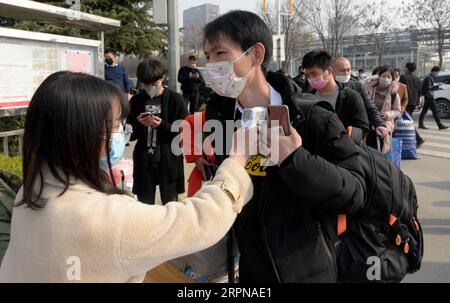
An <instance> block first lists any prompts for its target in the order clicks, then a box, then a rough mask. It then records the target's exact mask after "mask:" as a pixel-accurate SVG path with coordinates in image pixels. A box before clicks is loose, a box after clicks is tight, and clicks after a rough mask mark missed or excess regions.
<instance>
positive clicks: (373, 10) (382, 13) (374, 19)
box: [360, 0, 394, 65]
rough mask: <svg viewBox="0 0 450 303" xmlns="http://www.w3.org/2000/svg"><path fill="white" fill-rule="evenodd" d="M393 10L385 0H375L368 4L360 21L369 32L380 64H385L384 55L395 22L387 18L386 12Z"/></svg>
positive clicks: (370, 42)
mask: <svg viewBox="0 0 450 303" xmlns="http://www.w3.org/2000/svg"><path fill="white" fill-rule="evenodd" d="M390 11H393V9H392V8H390V7H389V5H388V4H387V3H386V1H385V0H381V1H379V0H373V2H371V3H369V4H368V5H367V6H366V10H365V12H364V15H363V17H364V18H362V20H361V22H360V24H361V27H362V28H363V30H364V31H365V32H366V33H367V34H368V43H369V44H371V45H373V47H374V49H375V51H376V54H377V55H378V64H379V65H383V56H384V53H385V51H386V48H387V46H388V41H387V40H388V37H389V35H390V32H391V31H392V30H393V27H394V23H393V22H391V20H390V19H389V18H386V12H390Z"/></svg>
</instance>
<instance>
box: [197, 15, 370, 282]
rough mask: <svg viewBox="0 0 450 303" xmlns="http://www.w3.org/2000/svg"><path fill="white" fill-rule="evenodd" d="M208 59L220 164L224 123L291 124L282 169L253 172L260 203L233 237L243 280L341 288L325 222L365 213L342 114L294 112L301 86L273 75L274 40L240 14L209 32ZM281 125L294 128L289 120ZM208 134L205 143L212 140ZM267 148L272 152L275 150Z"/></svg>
mask: <svg viewBox="0 0 450 303" xmlns="http://www.w3.org/2000/svg"><path fill="white" fill-rule="evenodd" d="M204 51H205V55H206V58H207V62H208V63H207V65H206V69H207V70H206V72H207V76H208V83H209V85H210V87H211V88H212V89H213V90H214V92H215V94H214V95H213V96H212V97H211V99H210V100H209V101H208V105H207V106H206V112H205V120H206V121H207V122H209V121H214V120H215V121H219V122H220V123H221V124H222V125H223V127H222V129H223V136H221V138H222V139H223V141H224V142H222V143H223V144H218V142H217V141H215V142H214V143H215V144H214V146H213V148H214V161H215V163H216V164H217V165H220V163H222V161H224V160H225V159H226V158H227V157H228V155H229V150H227V145H228V144H226V142H230V140H231V138H230V137H231V134H230V133H229V132H227V131H226V129H227V127H226V125H227V123H228V122H231V123H234V122H235V121H237V120H240V119H241V118H242V116H243V114H242V113H243V112H244V111H245V110H246V109H254V110H257V108H261V107H262V108H267V107H269V106H280V105H286V106H287V108H288V112H289V118H290V122H291V125H290V126H289V127H290V133H291V134H290V135H285V136H279V138H278V147H279V157H278V159H277V160H278V161H276V163H275V165H273V166H266V165H264V163H268V162H272V161H265V157H264V155H260V154H255V155H253V157H252V158H251V159H250V160H249V161H248V162H247V165H246V169H247V172H248V174H249V175H250V176H251V179H252V183H253V186H254V195H253V198H252V199H251V200H250V202H249V203H248V204H247V205H246V206H245V207H244V209H243V210H242V212H241V214H240V215H239V216H238V219H237V221H236V223H235V224H234V228H233V229H234V231H235V232H236V236H237V241H238V246H239V251H240V261H239V281H240V282H242V283H270V282H275V283H280V282H336V281H337V279H338V277H337V266H336V262H335V260H336V251H335V249H334V245H333V244H334V243H332V240H331V239H332V238H333V233H334V234H335V233H336V231H335V229H334V223H333V222H332V221H331V218H328V217H329V216H328V214H336V213H347V214H348V213H354V212H356V211H358V210H359V209H360V208H361V207H362V206H363V203H364V202H363V201H364V195H365V183H364V179H363V177H364V172H363V168H362V166H361V163H360V161H359V160H358V149H357V146H356V145H355V144H354V143H353V142H352V141H351V139H350V138H349V136H348V135H347V134H346V130H345V128H344V126H343V125H342V123H341V121H340V120H339V118H338V117H337V115H336V114H335V113H333V112H331V111H328V110H325V109H324V108H321V107H314V108H313V109H312V110H311V112H310V114H309V115H305V113H303V112H302V111H301V109H300V108H299V107H298V106H297V101H298V99H299V98H300V96H301V89H300V88H299V87H298V85H295V83H294V82H293V80H291V79H288V78H286V77H285V76H283V75H282V74H279V73H274V72H267V67H268V65H269V63H270V62H271V59H272V52H273V38H272V31H271V30H270V28H269V27H268V26H267V24H266V23H265V22H264V21H263V20H262V19H261V18H260V17H259V16H258V15H256V14H254V13H251V12H247V11H239V10H238V11H232V12H229V13H226V14H224V15H222V16H220V17H219V18H217V19H215V20H214V21H212V22H210V23H208V24H207V25H206V26H205V28H204ZM279 109H280V112H281V113H282V108H279ZM272 113H273V111H272ZM250 116H251V115H250ZM281 117H286V118H283V119H285V120H286V121H289V120H288V119H287V115H284V114H283V116H281ZM228 124H229V123H228ZM203 132H204V137H205V136H207V135H208V133H209V131H207V130H203ZM218 137H220V136H215V139H216V140H218ZM206 138H208V137H206ZM267 140H268V143H269V144H268V145H269V146H271V144H272V143H273V142H276V141H272V137H270V138H267ZM274 162H275V161H274ZM327 218H328V219H327Z"/></svg>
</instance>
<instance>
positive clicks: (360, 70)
mask: <svg viewBox="0 0 450 303" xmlns="http://www.w3.org/2000/svg"><path fill="white" fill-rule="evenodd" d="M365 72H366V71H365V70H364V69H362V68H360V69H359V70H358V73H365Z"/></svg>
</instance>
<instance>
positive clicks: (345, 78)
mask: <svg viewBox="0 0 450 303" xmlns="http://www.w3.org/2000/svg"><path fill="white" fill-rule="evenodd" d="M350 79H351V75H336V81H337V82H341V83H348V82H349V81H350Z"/></svg>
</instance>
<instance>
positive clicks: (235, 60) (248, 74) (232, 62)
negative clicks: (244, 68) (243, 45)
mask: <svg viewBox="0 0 450 303" xmlns="http://www.w3.org/2000/svg"><path fill="white" fill-rule="evenodd" d="M252 48H253V46H252V47H250V48H249V49H248V50H246V51H245V52H244V53H243V54H242V55H240V56H239V57H237V58H236V59H234V60H233V61H231V64H232V65H233V73H234V74H235V75H236V73H235V72H234V63H235V62H237V61H238V60H239V59H241V58H242V57H243V56H244V55H245V54H247V53H248V52H249V51H250V50H251V49H252ZM254 67H255V64H253V66H252V68H251V69H250V71H249V72H248V73H247V75H245V76H243V77H239V78H247V77H248V76H250V73H251V72H252V71H253V68H254ZM236 76H237V75H236Z"/></svg>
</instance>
